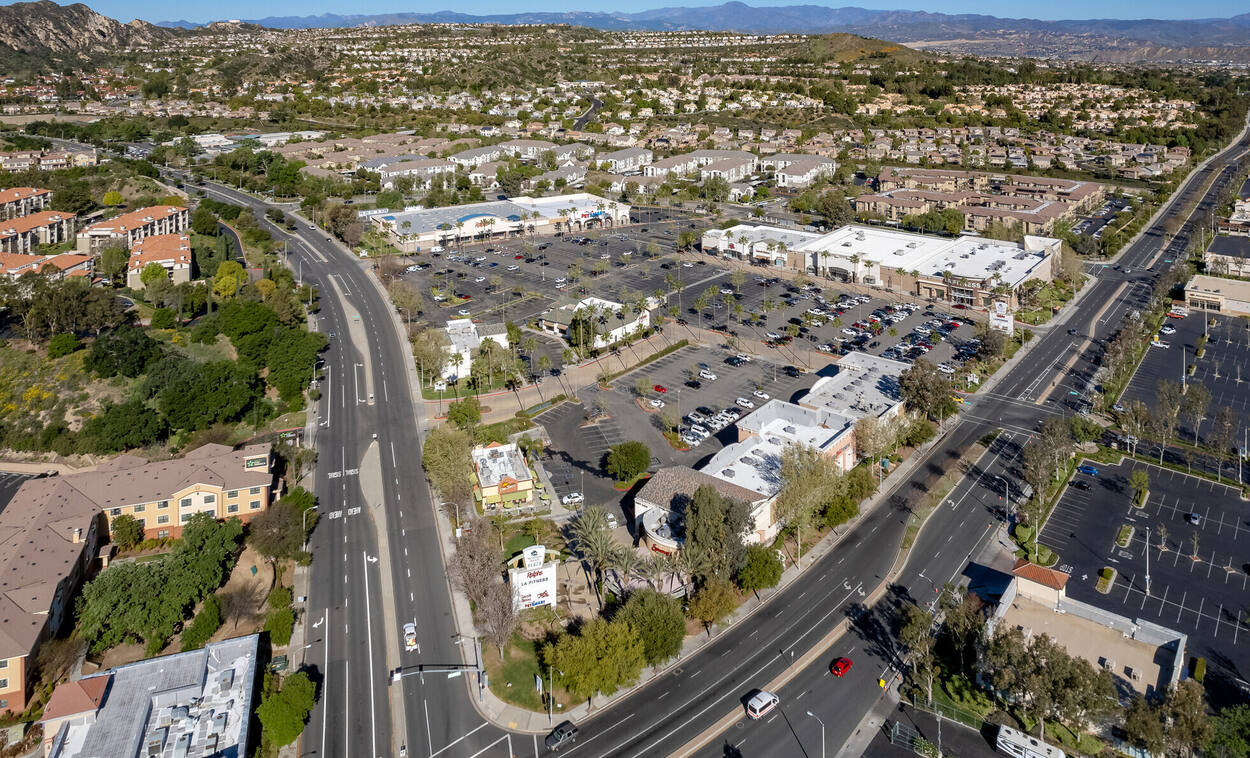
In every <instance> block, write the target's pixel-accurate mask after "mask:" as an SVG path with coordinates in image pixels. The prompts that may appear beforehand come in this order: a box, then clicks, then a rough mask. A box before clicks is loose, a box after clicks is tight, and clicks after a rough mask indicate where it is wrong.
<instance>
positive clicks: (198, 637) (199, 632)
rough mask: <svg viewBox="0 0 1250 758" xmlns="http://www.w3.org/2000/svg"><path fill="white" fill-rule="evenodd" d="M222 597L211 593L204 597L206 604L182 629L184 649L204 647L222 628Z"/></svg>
mask: <svg viewBox="0 0 1250 758" xmlns="http://www.w3.org/2000/svg"><path fill="white" fill-rule="evenodd" d="M221 622H222V618H221V599H220V598H219V597H217V595H209V596H208V597H207V598H205V599H204V606H203V607H202V608H200V612H199V613H197V614H195V619H194V620H193V621H192V622H191V624H190V625H189V626H187V628H185V629H183V630H182V649H183V651H184V652H185V651H187V650H198V649H199V648H202V647H204V645H205V643H207V642H208V640H209V638H210V637H212V636H213V633H214V632H216V631H217V630H218V629H220V628H221Z"/></svg>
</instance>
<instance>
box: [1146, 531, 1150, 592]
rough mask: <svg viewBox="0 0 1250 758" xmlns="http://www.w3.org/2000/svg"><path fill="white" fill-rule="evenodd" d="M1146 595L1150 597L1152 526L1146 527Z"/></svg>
mask: <svg viewBox="0 0 1250 758" xmlns="http://www.w3.org/2000/svg"><path fill="white" fill-rule="evenodd" d="M1146 597H1150V527H1146Z"/></svg>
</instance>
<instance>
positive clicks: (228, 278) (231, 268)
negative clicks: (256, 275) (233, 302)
mask: <svg viewBox="0 0 1250 758" xmlns="http://www.w3.org/2000/svg"><path fill="white" fill-rule="evenodd" d="M245 284H247V272H246V271H244V270H243V266H242V264H240V263H239V262H238V261H222V262H221V263H220V264H218V266H217V272H216V273H215V274H213V294H215V295H217V297H220V298H223V299H224V298H232V297H234V296H235V295H237V294H239V290H241V289H243V285H245Z"/></svg>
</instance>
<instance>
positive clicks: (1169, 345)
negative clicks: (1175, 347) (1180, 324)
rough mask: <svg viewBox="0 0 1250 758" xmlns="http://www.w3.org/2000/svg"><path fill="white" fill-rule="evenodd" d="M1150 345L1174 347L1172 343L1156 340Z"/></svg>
mask: <svg viewBox="0 0 1250 758" xmlns="http://www.w3.org/2000/svg"><path fill="white" fill-rule="evenodd" d="M1150 344H1152V345H1154V346H1155V347H1171V346H1172V345H1171V344H1170V343H1167V342H1164V341H1163V340H1154V341H1153V342H1151V343H1150Z"/></svg>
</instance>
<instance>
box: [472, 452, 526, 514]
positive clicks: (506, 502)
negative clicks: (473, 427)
mask: <svg viewBox="0 0 1250 758" xmlns="http://www.w3.org/2000/svg"><path fill="white" fill-rule="evenodd" d="M472 458H473V472H474V475H475V477H476V482H475V483H474V486H473V498H474V500H476V501H477V503H478V504H479V505H481V506H482V510H483V511H486V512H489V511H496V510H502V509H508V508H516V507H518V506H526V505H530V504H532V503H533V502H534V484H535V479H534V474H533V472H531V471H530V467H529V464H528V463H526V461H525V455H524V454H523V453H522V452H521V451H520V449H518V448H517V446H516V443H514V442H510V443H508V444H506V445H501V444H499V443H498V442H492V443H491V444H489V445H487V446H485V447H475V448H473V453H472Z"/></svg>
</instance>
